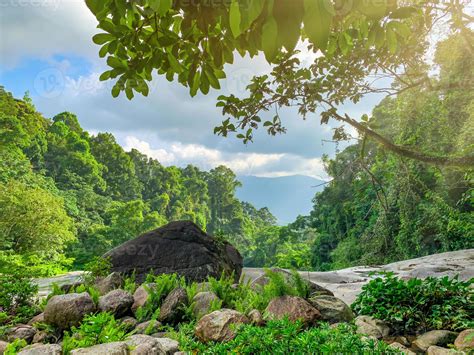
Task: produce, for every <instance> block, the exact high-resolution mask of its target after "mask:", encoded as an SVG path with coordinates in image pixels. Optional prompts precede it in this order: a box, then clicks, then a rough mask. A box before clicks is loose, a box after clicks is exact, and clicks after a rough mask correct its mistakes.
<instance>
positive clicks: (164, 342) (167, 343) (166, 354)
mask: <svg viewBox="0 0 474 355" xmlns="http://www.w3.org/2000/svg"><path fill="white" fill-rule="evenodd" d="M156 340H157V341H158V349H159V353H158V354H163V355H172V354H174V353H176V352H177V351H178V350H179V343H178V342H177V341H176V340H173V339H169V338H157V339H156Z"/></svg>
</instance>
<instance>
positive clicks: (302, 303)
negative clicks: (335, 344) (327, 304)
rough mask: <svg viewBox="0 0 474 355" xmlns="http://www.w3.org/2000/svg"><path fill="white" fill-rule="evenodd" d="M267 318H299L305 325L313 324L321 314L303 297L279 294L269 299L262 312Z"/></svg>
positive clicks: (292, 319) (294, 319) (293, 319)
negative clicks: (279, 295)
mask: <svg viewBox="0 0 474 355" xmlns="http://www.w3.org/2000/svg"><path fill="white" fill-rule="evenodd" d="M264 314H265V316H266V318H268V319H283V318H285V317H288V319H289V320H290V321H293V322H294V321H296V320H300V321H302V322H303V323H304V324H305V325H311V324H315V323H316V322H317V321H318V320H319V319H321V314H320V313H319V311H318V310H317V309H316V308H314V307H313V306H312V305H311V304H310V303H309V302H308V301H306V300H305V299H304V298H301V297H296V296H281V297H277V298H274V299H272V300H271V301H270V303H269V304H268V306H267V308H266V309H265V312H264Z"/></svg>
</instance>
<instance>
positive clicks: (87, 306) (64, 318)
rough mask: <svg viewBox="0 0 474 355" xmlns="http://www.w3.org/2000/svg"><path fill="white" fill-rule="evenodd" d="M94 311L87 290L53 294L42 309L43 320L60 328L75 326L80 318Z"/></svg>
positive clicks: (94, 307)
mask: <svg viewBox="0 0 474 355" xmlns="http://www.w3.org/2000/svg"><path fill="white" fill-rule="evenodd" d="M95 311H96V306H95V304H94V301H93V300H92V298H91V296H90V295H89V294H88V293H87V292H83V293H69V294H67V295H58V296H53V297H52V298H51V299H50V300H49V302H48V304H47V305H46V308H45V309H44V321H45V322H46V323H48V324H51V325H54V326H56V327H58V328H59V329H61V330H64V329H68V328H70V327H72V326H77V325H79V323H80V322H81V320H82V318H84V316H85V315H87V314H89V313H93V312H95Z"/></svg>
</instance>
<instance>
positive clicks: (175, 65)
mask: <svg viewBox="0 0 474 355" xmlns="http://www.w3.org/2000/svg"><path fill="white" fill-rule="evenodd" d="M168 61H169V63H170V67H171V69H173V70H174V71H175V72H176V73H181V71H182V70H183V68H182V67H181V64H179V62H178V60H177V59H176V57H175V56H174V55H173V54H171V53H168Z"/></svg>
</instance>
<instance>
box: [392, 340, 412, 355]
mask: <svg viewBox="0 0 474 355" xmlns="http://www.w3.org/2000/svg"><path fill="white" fill-rule="evenodd" d="M388 347H389V348H391V349H395V350H397V351H400V352H401V353H402V354H405V355H416V353H414V352H413V351H411V350H410V349H408V348H407V347H406V346H405V345H402V344H400V343H397V342H394V343H392V344H390V345H389V346H388Z"/></svg>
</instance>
